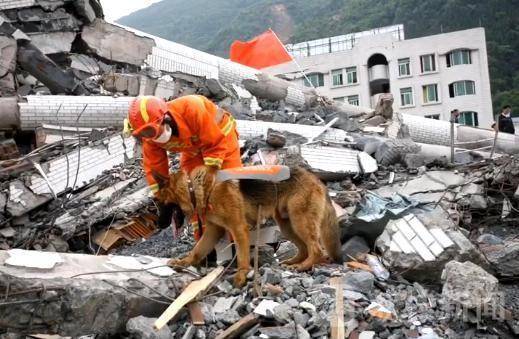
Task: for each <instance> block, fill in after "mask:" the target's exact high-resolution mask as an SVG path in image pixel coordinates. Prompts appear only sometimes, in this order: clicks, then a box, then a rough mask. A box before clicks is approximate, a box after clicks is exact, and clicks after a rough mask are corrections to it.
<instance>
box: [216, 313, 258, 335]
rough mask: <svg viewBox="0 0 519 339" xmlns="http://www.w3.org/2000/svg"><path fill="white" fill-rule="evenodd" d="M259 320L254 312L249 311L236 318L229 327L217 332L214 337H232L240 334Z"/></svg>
mask: <svg viewBox="0 0 519 339" xmlns="http://www.w3.org/2000/svg"><path fill="white" fill-rule="evenodd" d="M258 322H259V316H258V315H256V314H254V313H249V314H247V315H246V316H245V317H243V318H241V319H240V320H238V322H236V323H234V324H233V325H232V326H231V327H229V328H228V329H226V330H225V331H223V332H222V333H221V334H219V335H218V336H217V337H216V338H215V339H232V338H237V337H239V336H240V335H242V334H243V333H244V332H245V331H247V330H249V329H250V328H251V327H252V326H254V325H256V324H257V323H258Z"/></svg>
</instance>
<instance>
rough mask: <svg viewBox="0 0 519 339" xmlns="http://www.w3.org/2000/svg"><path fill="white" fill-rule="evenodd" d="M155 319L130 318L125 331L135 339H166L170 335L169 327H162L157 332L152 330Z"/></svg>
mask: <svg viewBox="0 0 519 339" xmlns="http://www.w3.org/2000/svg"><path fill="white" fill-rule="evenodd" d="M156 320H157V319H155V318H146V317H143V316H142V315H141V316H138V317H135V318H132V319H130V320H128V322H127V323H126V331H127V332H128V333H129V334H130V335H131V336H132V338H136V339H168V338H171V336H172V333H171V330H170V329H169V327H163V328H161V329H160V330H159V331H156V330H155V329H154V328H153V324H154V323H155V321H156Z"/></svg>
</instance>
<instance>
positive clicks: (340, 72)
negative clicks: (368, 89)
mask: <svg viewBox="0 0 519 339" xmlns="http://www.w3.org/2000/svg"><path fill="white" fill-rule="evenodd" d="M330 75H331V77H332V87H339V86H344V69H343V68H341V69H332V70H331V71H330ZM335 76H339V77H340V80H341V81H340V82H341V83H340V84H335Z"/></svg>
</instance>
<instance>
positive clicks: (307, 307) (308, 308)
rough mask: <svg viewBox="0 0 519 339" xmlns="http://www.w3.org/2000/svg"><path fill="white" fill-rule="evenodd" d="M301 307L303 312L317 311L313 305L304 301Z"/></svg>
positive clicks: (300, 304)
mask: <svg viewBox="0 0 519 339" xmlns="http://www.w3.org/2000/svg"><path fill="white" fill-rule="evenodd" d="M299 307H301V308H302V309H303V310H305V311H307V312H315V311H316V309H317V308H316V307H315V306H314V305H313V304H310V303H309V302H307V301H303V302H301V303H299Z"/></svg>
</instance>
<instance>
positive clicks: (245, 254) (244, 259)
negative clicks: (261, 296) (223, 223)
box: [230, 224, 250, 287]
mask: <svg viewBox="0 0 519 339" xmlns="http://www.w3.org/2000/svg"><path fill="white" fill-rule="evenodd" d="M230 231H231V234H232V237H233V239H234V242H235V243H236V251H237V257H238V272H236V274H235V275H234V286H236V287H242V286H243V285H245V283H246V282H247V273H249V270H250V247H249V246H250V244H249V229H248V226H247V224H243V225H241V226H239V227H236V228H233V229H230Z"/></svg>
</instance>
